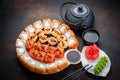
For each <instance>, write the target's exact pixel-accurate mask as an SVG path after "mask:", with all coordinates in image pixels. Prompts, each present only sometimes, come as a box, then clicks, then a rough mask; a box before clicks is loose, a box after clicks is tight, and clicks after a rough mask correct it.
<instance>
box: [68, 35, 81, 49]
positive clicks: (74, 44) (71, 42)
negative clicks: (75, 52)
mask: <svg viewBox="0 0 120 80" xmlns="http://www.w3.org/2000/svg"><path fill="white" fill-rule="evenodd" d="M67 41H68V47H69V48H70V49H74V48H76V47H77V46H79V43H78V40H77V39H76V38H75V37H70V38H69V39H67Z"/></svg>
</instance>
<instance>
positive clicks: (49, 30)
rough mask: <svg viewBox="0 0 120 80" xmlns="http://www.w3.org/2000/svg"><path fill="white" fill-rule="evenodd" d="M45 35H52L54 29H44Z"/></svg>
mask: <svg viewBox="0 0 120 80" xmlns="http://www.w3.org/2000/svg"><path fill="white" fill-rule="evenodd" d="M44 34H46V35H51V34H52V28H44Z"/></svg>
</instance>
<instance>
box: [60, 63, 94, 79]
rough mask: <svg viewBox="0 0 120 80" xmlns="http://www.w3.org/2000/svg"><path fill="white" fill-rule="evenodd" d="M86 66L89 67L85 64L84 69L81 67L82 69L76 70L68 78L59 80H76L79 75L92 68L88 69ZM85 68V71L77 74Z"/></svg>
mask: <svg viewBox="0 0 120 80" xmlns="http://www.w3.org/2000/svg"><path fill="white" fill-rule="evenodd" d="M88 66H89V64H87V65H86V66H84V67H82V68H80V69H78V70H76V71H75V72H73V73H71V74H69V75H68V76H66V77H64V78H62V79H61V80H68V79H70V78H72V77H74V79H73V80H76V79H77V78H78V77H79V76H80V75H82V74H83V73H85V72H86V71H87V70H89V69H90V68H92V67H93V66H92V65H91V66H89V67H88ZM86 67H88V68H87V69H85V70H84V71H83V72H81V73H79V72H80V71H82V69H84V68H86Z"/></svg>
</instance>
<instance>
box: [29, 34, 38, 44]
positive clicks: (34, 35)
mask: <svg viewBox="0 0 120 80" xmlns="http://www.w3.org/2000/svg"><path fill="white" fill-rule="evenodd" d="M28 39H30V40H32V41H33V42H36V41H37V39H38V36H37V35H36V34H31V35H30V37H29V38H28Z"/></svg>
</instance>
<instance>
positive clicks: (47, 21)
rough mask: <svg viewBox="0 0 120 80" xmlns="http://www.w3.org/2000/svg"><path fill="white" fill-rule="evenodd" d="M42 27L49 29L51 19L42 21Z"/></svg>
mask: <svg viewBox="0 0 120 80" xmlns="http://www.w3.org/2000/svg"><path fill="white" fill-rule="evenodd" d="M43 27H44V28H51V19H43Z"/></svg>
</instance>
